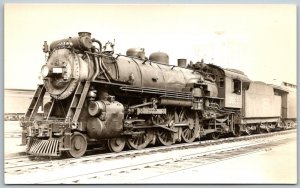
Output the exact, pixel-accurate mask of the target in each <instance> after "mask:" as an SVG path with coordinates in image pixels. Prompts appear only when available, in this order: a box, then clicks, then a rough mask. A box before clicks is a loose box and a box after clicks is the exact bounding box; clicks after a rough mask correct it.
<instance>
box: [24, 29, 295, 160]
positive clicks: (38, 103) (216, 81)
mask: <svg viewBox="0 0 300 188" xmlns="http://www.w3.org/2000/svg"><path fill="white" fill-rule="evenodd" d="M78 34H79V35H78V36H77V37H69V38H65V39H62V40H58V41H54V42H52V43H51V44H50V46H48V44H47V42H44V45H43V47H44V48H43V51H44V53H46V55H47V61H46V64H45V65H43V66H42V69H41V76H42V79H43V84H39V85H38V87H37V89H36V91H35V94H34V96H33V98H32V101H31V104H30V106H29V108H28V110H27V112H26V114H25V118H24V120H22V121H21V127H22V129H23V131H22V143H23V144H27V153H28V154H31V155H34V156H60V155H61V154H62V153H67V154H68V155H69V156H71V157H81V156H82V155H84V154H85V152H86V150H87V148H88V146H89V147H92V146H95V145H96V146H97V145H99V144H104V145H105V146H107V148H108V149H109V150H110V151H111V152H121V151H122V150H123V149H124V148H125V146H127V147H128V148H130V149H143V148H145V147H147V146H148V145H150V144H160V145H165V146H168V145H171V144H174V143H176V142H186V143H189V142H193V141H195V140H196V139H200V137H202V136H206V137H210V138H212V139H218V138H219V137H220V136H221V135H224V134H229V133H230V134H232V135H234V136H240V135H241V134H242V133H246V134H252V133H255V132H269V131H272V130H275V129H277V128H287V127H292V126H294V125H295V120H296V102H295V96H296V94H295V91H292V90H291V89H288V87H281V86H272V85H267V84H265V83H262V82H252V81H251V80H250V79H249V78H248V77H247V76H246V75H245V74H244V73H243V72H242V71H239V70H234V69H224V68H221V67H219V66H216V65H213V64H206V63H204V62H203V61H201V62H197V63H192V62H191V63H190V64H188V65H187V61H186V59H179V60H178V66H175V65H169V56H168V55H167V54H166V53H163V52H154V53H152V54H151V55H150V56H149V58H147V57H146V56H145V51H144V49H142V48H130V49H128V50H127V52H126V55H121V54H114V44H113V43H112V42H109V41H108V42H107V43H106V44H105V45H103V46H102V43H101V42H100V41H99V40H96V39H94V38H92V37H91V33H89V32H79V33H78ZM45 93H48V94H49V95H50V96H51V101H49V102H47V103H45V104H43V97H44V95H45ZM40 107H42V108H43V110H44V113H43V116H38V115H37V112H38V110H39V108H40Z"/></svg>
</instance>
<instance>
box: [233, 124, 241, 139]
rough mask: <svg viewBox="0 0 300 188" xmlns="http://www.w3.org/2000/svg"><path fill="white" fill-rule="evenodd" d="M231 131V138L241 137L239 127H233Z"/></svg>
mask: <svg viewBox="0 0 300 188" xmlns="http://www.w3.org/2000/svg"><path fill="white" fill-rule="evenodd" d="M233 131H234V133H233V136H235V137H239V136H241V135H242V131H241V127H240V125H234V130H233Z"/></svg>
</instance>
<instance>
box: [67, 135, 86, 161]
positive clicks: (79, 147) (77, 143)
mask: <svg viewBox="0 0 300 188" xmlns="http://www.w3.org/2000/svg"><path fill="white" fill-rule="evenodd" d="M86 148H87V140H86V137H85V136H84V135H83V134H81V133H79V132H75V133H74V134H73V135H72V137H71V149H70V150H69V151H67V154H68V155H69V156H70V157H74V158H78V157H81V156H83V155H84V153H85V152H86Z"/></svg>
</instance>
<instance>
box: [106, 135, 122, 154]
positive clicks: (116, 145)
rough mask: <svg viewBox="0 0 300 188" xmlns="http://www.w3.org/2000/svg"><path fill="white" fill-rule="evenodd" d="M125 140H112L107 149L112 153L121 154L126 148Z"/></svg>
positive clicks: (108, 142) (109, 141)
mask: <svg viewBox="0 0 300 188" xmlns="http://www.w3.org/2000/svg"><path fill="white" fill-rule="evenodd" d="M125 144H126V142H125V138H112V139H109V140H108V141H107V147H108V149H109V151H111V152H116V153H117V152H120V151H122V150H123V149H124V147H125Z"/></svg>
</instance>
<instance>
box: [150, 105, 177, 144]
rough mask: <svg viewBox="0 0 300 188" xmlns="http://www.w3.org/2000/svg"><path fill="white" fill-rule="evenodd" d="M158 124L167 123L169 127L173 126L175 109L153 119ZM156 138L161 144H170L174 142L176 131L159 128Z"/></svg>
mask: <svg viewBox="0 0 300 188" xmlns="http://www.w3.org/2000/svg"><path fill="white" fill-rule="evenodd" d="M153 121H154V123H157V124H161V125H162V124H165V125H167V127H169V128H172V127H173V124H174V121H175V111H174V110H167V113H166V114H164V115H159V116H157V117H155V119H154V120H153ZM156 140H157V142H158V144H159V145H163V146H169V145H172V144H173V143H174V133H173V132H171V131H168V130H166V129H162V128H161V129H159V130H158V131H157V134H156Z"/></svg>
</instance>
